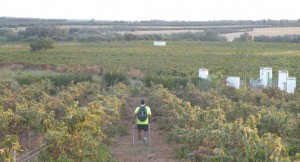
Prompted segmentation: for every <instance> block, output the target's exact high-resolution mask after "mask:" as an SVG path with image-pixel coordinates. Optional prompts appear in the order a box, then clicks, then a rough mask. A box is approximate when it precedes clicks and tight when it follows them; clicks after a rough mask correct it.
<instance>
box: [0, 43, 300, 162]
mask: <svg viewBox="0 0 300 162" xmlns="http://www.w3.org/2000/svg"><path fill="white" fill-rule="evenodd" d="M299 58H300V46H299V44H293V43H254V42H245V43H238V42H195V41H194V42H191V41H173V42H167V46H165V47H155V46H153V42H150V41H119V42H101V43H73V42H72V43H70V42H68V43H67V42H61V43H57V44H56V45H55V48H54V49H48V50H46V51H43V50H42V51H36V52H32V51H30V48H29V45H28V44H26V43H0V65H1V69H0V77H1V81H0V87H1V88H0V130H1V131H0V140H1V142H2V141H4V142H3V143H2V146H1V148H0V160H7V161H9V160H11V159H12V156H11V154H10V150H11V147H12V146H13V147H14V148H15V149H16V150H18V151H20V150H25V151H23V152H20V154H19V155H22V154H23V155H24V154H28V153H29V152H30V150H32V148H36V147H38V146H39V145H40V144H43V143H44V144H45V146H46V147H47V148H45V149H44V150H43V151H42V152H41V153H40V154H39V155H38V156H36V157H35V158H36V159H37V160H40V161H51V160H52V161H74V160H75V161H76V160H77V161H91V160H95V159H96V160H99V161H111V160H113V159H114V157H113V154H112V152H111V151H110V147H111V145H112V144H113V141H115V139H114V138H116V136H118V135H123V136H129V135H128V133H129V132H131V130H129V129H127V125H126V124H128V123H126V122H128V121H127V119H129V118H130V113H131V112H130V110H131V109H130V104H132V103H130V102H131V101H132V100H133V99H138V100H139V99H140V97H145V98H147V101H149V102H148V104H149V106H150V107H151V108H152V110H153V124H157V130H156V129H155V130H154V131H158V130H160V131H162V132H165V133H166V136H167V138H168V142H169V143H171V144H174V145H173V146H174V154H175V155H174V156H176V158H177V159H182V160H185V159H187V160H191V161H207V162H208V161H293V160H294V161H296V160H299V159H300V154H299V153H300V150H299V146H300V140H299V132H300V129H299V128H300V127H299V126H300V113H299V112H300V109H299V107H300V106H299V105H300V98H299V89H298V90H296V92H295V93H294V94H288V93H286V92H284V91H281V90H279V89H278V88H275V87H267V88H261V89H260V88H258V89H251V88H247V89H245V88H241V89H234V88H232V87H220V88H219V87H217V85H221V84H214V82H217V81H215V80H218V82H219V83H223V82H222V81H223V79H225V78H226V76H229V75H230V76H240V77H241V79H242V81H244V79H245V77H246V79H249V78H255V79H257V78H259V70H260V67H272V68H273V78H274V80H276V78H277V74H278V73H277V71H278V70H288V71H289V75H290V76H296V77H297V78H299V77H300V73H299V72H298V71H299V69H300V59H299ZM46 65H47V66H46ZM48 65H49V66H48ZM47 67H48V68H47ZM88 67H89V68H90V69H88ZM81 68H82V69H81ZM83 68H87V69H88V70H87V71H85V70H86V69H85V70H83ZM93 68H95V69H93ZM97 68H98V70H97ZM199 68H208V69H209V75H210V76H212V80H211V82H212V84H211V85H209V86H207V87H208V88H203V87H204V86H206V85H207V84H206V82H200V81H201V80H196V81H199V82H198V83H199V84H195V82H193V79H194V78H197V77H198V70H199ZM43 70H44V71H43ZM132 71H134V72H136V73H139V74H140V73H142V74H144V75H139V77H140V78H142V77H143V76H144V78H143V79H140V78H137V79H136V80H135V78H133V77H132V78H130V79H131V80H129V79H128V78H126V77H127V76H126V75H124V74H126V73H130V72H132ZM86 72H87V73H90V74H96V75H92V76H91V75H87V76H85V75H81V74H82V73H83V74H85V73H86ZM97 76H100V77H97ZM136 76H137V75H136ZM93 77H94V78H93ZM95 78H96V79H95ZM126 79H128V80H129V81H128V80H126ZM139 79H140V80H139ZM159 79H161V80H159ZM197 79H198V78H197ZM149 81H152V82H153V83H155V84H150V85H151V86H149V84H147V83H148V82H149ZM188 81H189V82H190V83H193V84H187V82H188ZM120 82H121V83H120ZM116 83H119V84H116ZM130 83H141V84H130ZM145 85H146V86H145ZM178 85H179V86H178ZM298 85H299V84H298ZM202 86H203V87H202ZM298 87H299V86H298ZM124 119H126V121H125V120H124ZM170 123H172V124H170ZM130 124H131V122H130ZM28 138H33V139H32V140H31V141H34V142H31V143H30V142H28ZM126 139H131V138H127V137H126ZM18 141H20V145H19V143H18ZM12 142H13V143H12ZM115 142H116V141H115ZM165 142H166V143H167V141H165ZM28 143H29V144H28ZM126 143H128V144H129V143H130V142H128V141H127V142H126ZM129 147H130V148H132V145H131V143H130V146H129V145H128V148H129ZM172 149H173V147H172ZM126 151H128V150H126ZM155 151H157V150H155ZM126 156H127V155H126ZM19 157H20V156H19ZM28 158H30V157H28ZM24 159H25V158H23V160H24ZM21 160H22V158H21Z"/></svg>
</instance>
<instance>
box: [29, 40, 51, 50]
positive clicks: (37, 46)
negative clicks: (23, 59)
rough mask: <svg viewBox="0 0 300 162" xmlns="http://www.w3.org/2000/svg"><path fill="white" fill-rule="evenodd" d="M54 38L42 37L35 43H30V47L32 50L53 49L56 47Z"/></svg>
mask: <svg viewBox="0 0 300 162" xmlns="http://www.w3.org/2000/svg"><path fill="white" fill-rule="evenodd" d="M54 44H55V42H54V40H53V39H51V38H42V39H39V40H37V41H35V42H33V43H30V48H31V50H32V51H38V50H44V51H46V50H47V49H53V48H54Z"/></svg>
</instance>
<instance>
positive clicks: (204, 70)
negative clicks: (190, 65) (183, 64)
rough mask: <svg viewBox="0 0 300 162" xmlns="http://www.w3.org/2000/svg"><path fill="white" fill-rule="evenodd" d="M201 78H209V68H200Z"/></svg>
mask: <svg viewBox="0 0 300 162" xmlns="http://www.w3.org/2000/svg"><path fill="white" fill-rule="evenodd" d="M199 78H202V79H208V69H204V68H203V69H199Z"/></svg>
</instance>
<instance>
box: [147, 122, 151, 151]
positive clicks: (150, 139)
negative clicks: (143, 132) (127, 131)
mask: <svg viewBox="0 0 300 162" xmlns="http://www.w3.org/2000/svg"><path fill="white" fill-rule="evenodd" d="M150 130H151V127H150V123H149V134H148V135H149V137H148V138H149V146H151V138H150Z"/></svg>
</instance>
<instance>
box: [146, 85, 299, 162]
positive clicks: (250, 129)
mask: <svg viewBox="0 0 300 162" xmlns="http://www.w3.org/2000/svg"><path fill="white" fill-rule="evenodd" d="M225 92H226V93H225V94H226V96H230V98H227V97H224V96H221V95H220V94H219V93H216V91H203V90H200V89H198V88H196V87H195V86H194V85H189V86H188V88H187V89H183V90H182V91H177V92H176V94H177V96H175V95H174V94H173V93H172V92H171V91H168V90H167V89H164V88H163V87H162V86H161V85H160V86H157V85H153V87H152V91H151V93H150V96H151V100H153V103H152V102H151V104H153V105H155V106H152V107H153V113H155V114H156V116H157V120H158V123H159V125H158V128H159V129H164V130H168V132H169V136H168V140H169V142H175V143H177V145H178V149H177V153H176V155H177V156H178V157H179V158H184V159H185V158H187V159H190V160H193V161H291V159H295V158H296V157H295V156H296V153H297V152H299V149H298V148H299V137H296V136H297V135H298V134H299V130H300V129H299V123H298V122H299V121H298V120H299V119H297V118H296V116H297V115H296V114H290V113H288V112H287V111H285V110H283V109H281V108H280V105H282V104H277V106H279V107H277V108H276V107H265V106H264V105H263V104H261V102H258V100H257V97H258V96H259V97H263V96H264V98H265V97H266V98H268V95H267V94H264V93H262V94H259V93H254V92H253V93H254V94H252V95H249V93H250V92H251V91H250V92H249V91H247V90H236V91H234V92H233V93H232V92H230V93H229V91H228V90H226V91H225ZM247 95H249V97H248V98H247V97H246V96H247ZM272 96H274V94H273V95H272ZM178 97H181V98H183V99H184V100H181V99H180V98H178ZM282 97H283V96H282ZM283 98H284V97H283ZM277 99H279V101H280V102H281V103H284V102H286V100H281V97H280V95H279V96H277ZM263 100H265V99H263ZM190 101H191V103H192V105H193V106H191V105H190V103H189V102H190ZM159 105H160V106H159ZM199 106H200V107H199ZM169 123H172V124H171V125H170V124H169Z"/></svg>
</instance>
